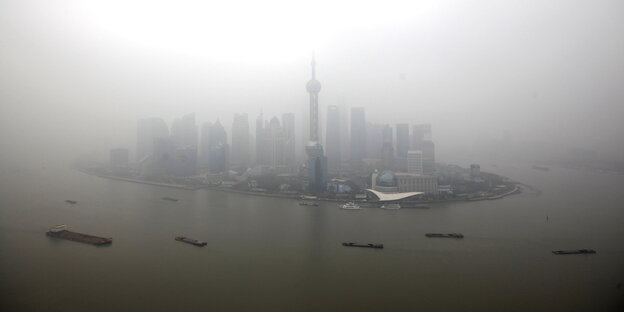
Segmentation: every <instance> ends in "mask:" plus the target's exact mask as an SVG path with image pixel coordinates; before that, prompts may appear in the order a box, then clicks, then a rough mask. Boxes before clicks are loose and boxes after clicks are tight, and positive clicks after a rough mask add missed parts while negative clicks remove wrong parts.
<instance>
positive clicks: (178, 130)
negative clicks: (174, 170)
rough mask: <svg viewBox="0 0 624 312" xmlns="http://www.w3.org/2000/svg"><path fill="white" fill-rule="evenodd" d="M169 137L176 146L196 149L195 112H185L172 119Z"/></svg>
mask: <svg viewBox="0 0 624 312" xmlns="http://www.w3.org/2000/svg"><path fill="white" fill-rule="evenodd" d="M171 137H172V138H173V141H174V142H175V145H176V147H177V148H188V147H190V148H192V149H195V150H196V151H197V125H196V124H195V114H194V113H191V114H187V115H184V116H182V118H178V119H176V120H174V121H173V123H172V124H171Z"/></svg>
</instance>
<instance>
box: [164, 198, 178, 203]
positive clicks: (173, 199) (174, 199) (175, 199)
mask: <svg viewBox="0 0 624 312" xmlns="http://www.w3.org/2000/svg"><path fill="white" fill-rule="evenodd" d="M162 200H168V201H171V202H177V201H178V199H177V198H173V197H163V198H162Z"/></svg>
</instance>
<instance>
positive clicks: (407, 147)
mask: <svg viewBox="0 0 624 312" xmlns="http://www.w3.org/2000/svg"><path fill="white" fill-rule="evenodd" d="M311 65H312V78H311V79H310V81H308V83H307V84H306V90H307V91H308V93H309V96H310V114H309V118H310V121H309V127H310V128H309V132H308V134H309V137H307V138H304V139H302V140H301V142H298V144H299V145H303V146H305V160H303V159H301V158H300V157H299V158H298V157H297V155H298V153H297V148H296V145H295V143H296V134H295V133H296V131H295V129H296V128H295V115H294V114H292V113H287V114H283V115H282V116H281V119H280V118H278V117H276V116H275V117H272V118H270V119H264V116H263V115H262V113H261V114H260V115H259V116H258V118H257V119H256V120H255V121H256V122H255V128H254V129H251V128H250V123H249V119H248V116H247V114H235V115H234V119H233V122H232V128H231V131H230V132H229V133H230V135H231V138H229V139H228V132H227V131H226V130H225V128H224V127H223V125H222V124H221V123H220V122H219V121H218V120H217V121H216V122H214V123H204V124H203V125H202V126H201V129H200V128H199V127H198V125H197V123H196V121H195V115H194V114H188V115H185V116H183V117H181V118H178V119H176V120H174V121H173V123H172V124H171V127H168V125H167V124H166V123H165V121H164V120H163V119H161V118H146V119H140V120H139V121H138V127H137V146H136V155H135V156H136V158H135V161H136V167H135V168H136V172H137V174H138V175H140V176H144V177H153V178H157V177H189V176H197V175H206V174H208V175H221V176H224V177H226V176H228V175H231V174H235V175H236V174H237V175H242V174H245V172H248V171H250V170H251V168H258V167H260V168H267V170H269V171H270V172H272V173H275V174H282V175H291V176H294V177H296V176H298V177H300V178H301V179H302V180H304V181H305V183H304V184H303V185H304V186H305V189H306V190H307V191H308V192H310V193H323V192H328V191H331V190H334V189H336V190H338V189H345V188H346V187H345V186H344V184H341V185H342V186H340V185H339V183H338V184H337V182H336V181H338V180H340V181H345V180H349V179H350V178H351V177H357V176H359V177H362V176H367V177H369V180H368V181H369V182H368V183H366V184H367V185H365V186H364V187H368V188H370V189H373V190H375V191H378V192H387V193H397V192H399V193H400V192H424V193H426V194H431V195H436V194H437V192H438V189H437V186H438V185H437V179H436V176H435V171H436V165H435V146H434V143H433V141H432V139H431V125H429V124H419V125H409V124H396V125H394V127H392V126H390V125H387V124H374V123H370V122H367V120H366V111H365V109H364V108H363V107H354V108H351V109H350V111H349V116H348V118H346V117H347V116H345V115H346V113H347V112H346V111H344V110H342V109H341V108H340V107H338V106H335V105H330V106H328V107H327V118H326V122H325V125H326V127H325V136H324V137H325V138H326V140H325V141H324V144H322V142H321V139H320V138H321V136H322V134H321V131H320V122H319V93H320V91H321V84H320V82H319V81H318V80H317V79H316V72H315V65H316V64H315V62H314V60H313V61H312V64H311ZM128 155H129V153H128V150H127V149H125V150H124V149H115V150H112V151H111V158H110V160H111V170H112V171H113V172H114V173H115V172H116V173H119V172H123V170H124V168H128V167H129V161H128V158H129V156H128ZM256 171H257V170H256ZM346 189H351V188H346Z"/></svg>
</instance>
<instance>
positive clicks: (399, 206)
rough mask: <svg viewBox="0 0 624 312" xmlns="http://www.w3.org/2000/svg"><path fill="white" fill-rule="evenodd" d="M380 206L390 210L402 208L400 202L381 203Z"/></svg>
mask: <svg viewBox="0 0 624 312" xmlns="http://www.w3.org/2000/svg"><path fill="white" fill-rule="evenodd" d="M379 208H381V209H388V210H393V209H401V205H400V204H385V205H381V207H379Z"/></svg>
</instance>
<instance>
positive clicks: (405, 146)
mask: <svg viewBox="0 0 624 312" xmlns="http://www.w3.org/2000/svg"><path fill="white" fill-rule="evenodd" d="M396 148H397V157H398V158H403V159H405V158H407V151H409V149H410V135H409V125H408V124H397V125H396Z"/></svg>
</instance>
